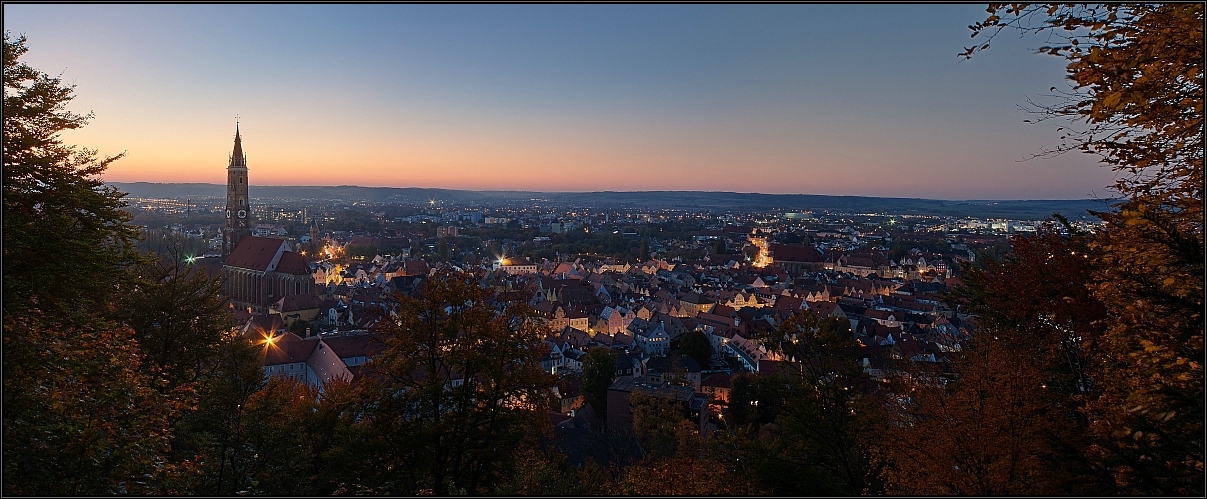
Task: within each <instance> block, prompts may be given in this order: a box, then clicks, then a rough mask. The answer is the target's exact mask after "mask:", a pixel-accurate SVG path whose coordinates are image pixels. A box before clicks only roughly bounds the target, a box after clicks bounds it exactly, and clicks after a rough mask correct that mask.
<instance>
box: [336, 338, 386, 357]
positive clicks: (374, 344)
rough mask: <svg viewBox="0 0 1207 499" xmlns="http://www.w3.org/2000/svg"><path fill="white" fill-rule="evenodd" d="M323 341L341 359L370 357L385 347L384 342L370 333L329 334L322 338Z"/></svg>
mask: <svg viewBox="0 0 1207 499" xmlns="http://www.w3.org/2000/svg"><path fill="white" fill-rule="evenodd" d="M323 343H326V344H327V346H329V347H331V351H333V352H335V354H336V355H338V356H339V358H341V359H346V358H348V357H359V356H365V357H372V356H373V354H376V353H378V352H380V351H382V350H383V349H385V344H384V343H381V341H380V340H378V339H377V338H376V337H374V336H373V335H371V334H355V335H349V336H330V337H327V338H323Z"/></svg>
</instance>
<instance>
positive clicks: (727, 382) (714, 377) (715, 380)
mask: <svg viewBox="0 0 1207 499" xmlns="http://www.w3.org/2000/svg"><path fill="white" fill-rule="evenodd" d="M700 386H715V387H717V388H733V377H732V376H730V375H728V374H725V373H714V374H710V375H708V377H707V378H704V380H702V381H700Z"/></svg>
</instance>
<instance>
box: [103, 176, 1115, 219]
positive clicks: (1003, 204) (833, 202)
mask: <svg viewBox="0 0 1207 499" xmlns="http://www.w3.org/2000/svg"><path fill="white" fill-rule="evenodd" d="M109 185H112V186H114V187H116V188H117V189H118V190H121V191H122V192H127V193H129V194H130V196H131V197H142V198H168V199H176V198H179V199H184V198H186V197H191V198H205V197H218V198H220V197H223V196H225V195H226V186H225V185H222V184H201V183H179V184H159V183H150V182H132V183H126V182H111V183H109ZM248 194H249V195H250V196H251V197H252V199H253V200H254V199H265V200H266V199H279V200H286V199H295V200H307V199H310V200H324V201H348V202H351V201H368V202H378V203H390V202H393V203H423V202H426V201H428V200H432V199H436V200H441V201H449V202H454V203H460V204H464V203H478V204H483V205H491V204H501V203H508V202H512V203H514V202H524V201H529V200H534V199H535V200H539V201H540V202H541V203H542V204H548V205H564V206H568V207H584V208H590V207H595V208H609V207H610V208H652V209H658V208H682V209H719V210H759V211H768V210H783V211H823V210H828V211H838V212H850V213H894V214H903V215H908V214H913V215H945V216H960V217H964V216H970V217H978V218H1011V219H1018V220H1038V219H1043V218H1047V217H1048V216H1050V215H1051V214H1053V213H1059V214H1061V215H1063V216H1066V217H1068V218H1069V219H1071V220H1078V219H1081V218H1093V217H1091V216H1089V215H1088V214H1087V213H1086V212H1087V210H1095V211H1104V210H1106V209H1107V208H1108V203H1109V200H1097V199H1067V200H1066V199H1060V200H1010V201H1001V200H966V201H947V200H935V199H920V198H882V197H869V196H825V195H819V194H759V193H741V192H708V191H623V192H622V191H603V192H535V191H464V190H454V189H425V188H419V187H359V186H354V185H340V186H284V185H276V186H272V185H270V186H256V185H252V186H250V187H249V189H248Z"/></svg>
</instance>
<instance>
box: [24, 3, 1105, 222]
mask: <svg viewBox="0 0 1207 499" xmlns="http://www.w3.org/2000/svg"><path fill="white" fill-rule="evenodd" d="M984 17H985V12H984V6H983V5H317V4H300V5H223V4H210V5H22V4H5V5H4V29H5V30H6V31H9V32H11V33H13V34H14V35H21V34H24V35H26V36H27V37H28V39H29V41H28V44H27V46H28V47H29V52H28V53H27V54H26V55H25V57H24V58H23V60H25V61H26V62H28V63H29V64H31V65H33V66H34V67H35V68H38V69H40V70H43V71H45V72H48V73H51V74H62V76H63V78H64V80H65V81H67V82H69V83H74V84H76V85H77V88H76V94H77V97H76V99H75V101H73V103H72V105H71V106H70V108H71V109H72V110H74V111H77V112H87V111H89V110H91V111H93V112H94V113H95V119H94V120H93V121H92V122H91V123H90V124H89V125H88V126H87V127H84V128H83V129H81V130H76V131H70V132H67V133H64V135H63V137H64V139H65V140H66V141H68V142H69V143H75V144H80V145H83V146H86V147H89V148H95V149H99V150H100V152H101V153H102V154H112V153H117V152H121V151H125V152H126V154H127V155H126V157H125V158H123V159H121V160H120V161H118V162H116V163H114V164H113V165H112V166H111V167H110V169H109V171H108V172H107V173H106V175H105V179H106V180H108V181H117V182H133V181H150V182H208V183H225V178H226V177H225V168H226V164H227V159H228V156H229V155H230V151H231V145H232V139H233V135H234V129H235V116H236V115H239V116H240V117H241V118H240V129H241V130H242V134H243V145H244V151H246V153H247V156H248V166H249V169H250V179H251V182H252V183H253V184H261V185H336V184H352V185H362V186H394V187H438V188H453V189H503V190H544V191H599V190H715V191H736V192H765V193H801V194H841V195H867V196H890V197H925V198H938V199H1066V198H1085V197H1091V196H1107V195H1109V192H1108V191H1107V190H1106V189H1105V187H1106V186H1108V185H1110V184H1111V183H1112V181H1113V178H1114V174H1113V173H1112V172H1111V171H1110V170H1109V169H1108V168H1106V167H1103V166H1099V165H1098V163H1097V162H1096V160H1095V159H1094V158H1093V157H1091V156H1088V155H1082V154H1067V155H1064V156H1060V157H1057V158H1054V159H1046V160H1031V161H1023V160H1025V159H1026V158H1028V157H1029V156H1030V155H1031V154H1033V153H1036V152H1038V151H1040V150H1041V148H1043V147H1053V146H1055V145H1057V143H1058V136H1059V134H1058V133H1057V132H1056V127H1057V126H1059V125H1061V124H1063V123H1044V124H1027V123H1024V122H1023V120H1025V119H1028V118H1029V115H1028V114H1027V113H1026V112H1024V111H1022V110H1020V109H1018V105H1019V104H1022V103H1023V102H1024V101H1025V99H1026V98H1027V97H1032V98H1042V96H1043V95H1044V94H1046V93H1047V90H1048V88H1049V87H1051V86H1054V85H1055V86H1062V85H1065V83H1064V81H1065V80H1064V64H1063V60H1061V59H1058V58H1055V57H1051V56H1041V55H1036V54H1034V50H1033V49H1035V48H1037V47H1039V46H1041V45H1043V44H1044V40H1043V39H1036V38H1020V37H1018V36H1017V35H1015V34H1005V35H1003V36H1000V37H999V38H998V39H996V40H995V41H994V47H993V48H992V49H991V50H989V51H987V52H985V53H983V54H980V55H978V56H977V57H974V58H973V59H972V60H970V61H962V59H961V58H958V57H957V56H956V54H957V53H959V52H961V51H962V49H963V47H965V46H969V45H971V44H972V43H973V41H972V40H971V39H970V38H969V35H970V31H969V30H968V28H967V26H968V25H969V24H971V23H973V22H976V21H980V20H983V19H984ZM977 40H978V41H979V40H980V38H978V39H977Z"/></svg>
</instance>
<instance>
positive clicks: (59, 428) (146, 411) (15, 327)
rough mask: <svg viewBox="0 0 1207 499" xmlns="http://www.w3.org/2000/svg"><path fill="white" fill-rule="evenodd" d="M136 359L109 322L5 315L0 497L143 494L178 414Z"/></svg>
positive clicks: (128, 335)
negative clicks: (1, 490) (0, 492)
mask: <svg viewBox="0 0 1207 499" xmlns="http://www.w3.org/2000/svg"><path fill="white" fill-rule="evenodd" d="M81 346H86V347H87V348H81ZM141 359H142V355H141V354H140V353H139V351H138V344H137V343H136V342H135V341H134V340H133V331H131V330H130V329H129V328H125V327H121V326H118V325H116V324H113V323H112V322H107V321H103V320H99V319H77V320H74V321H71V322H65V321H61V320H56V319H53V318H50V317H47V316H46V315H45V314H43V313H42V312H40V311H33V312H29V313H25V314H22V316H21V317H20V318H18V317H16V316H15V315H14V314H5V316H4V405H3V410H4V486H3V488H4V493H5V494H13V495H96V494H115V493H119V492H122V491H126V492H131V493H143V492H146V491H147V489H146V486H147V480H146V478H144V476H145V475H148V474H150V473H153V472H155V470H156V465H157V464H160V463H162V460H161V457H162V455H163V453H164V452H165V451H166V449H167V447H168V443H169V437H170V433H169V431H168V427H169V421H170V420H171V419H172V418H173V417H174V413H175V412H176V411H177V410H179V407H176V406H174V405H173V403H172V401H171V400H170V399H168V398H167V397H165V396H164V395H162V394H161V393H160V392H158V391H156V390H154V389H152V388H150V387H151V386H152V384H153V383H152V378H151V376H150V375H149V374H146V373H144V372H143V371H142V370H140V369H139V367H140V361H141Z"/></svg>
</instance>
